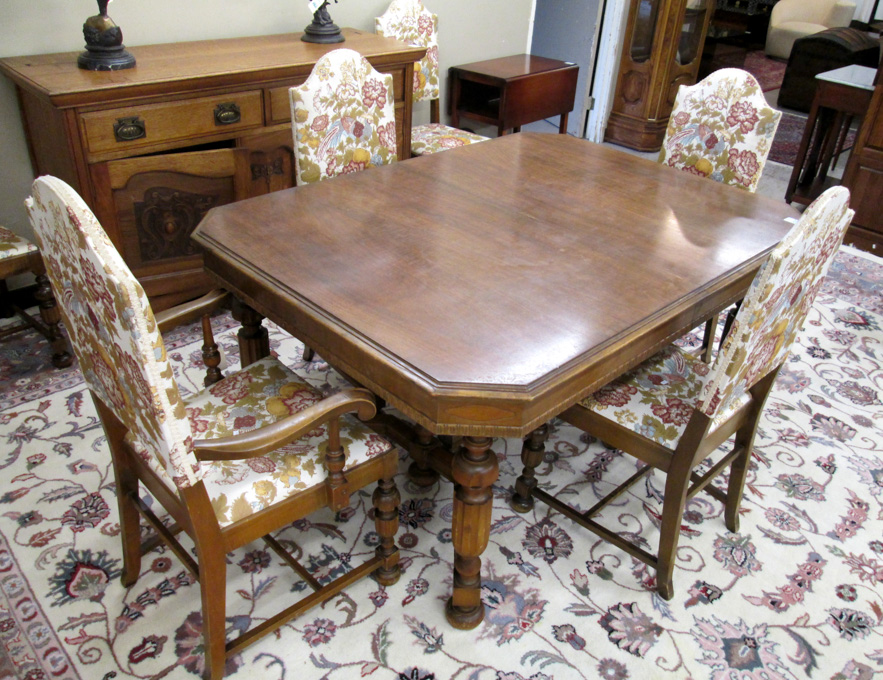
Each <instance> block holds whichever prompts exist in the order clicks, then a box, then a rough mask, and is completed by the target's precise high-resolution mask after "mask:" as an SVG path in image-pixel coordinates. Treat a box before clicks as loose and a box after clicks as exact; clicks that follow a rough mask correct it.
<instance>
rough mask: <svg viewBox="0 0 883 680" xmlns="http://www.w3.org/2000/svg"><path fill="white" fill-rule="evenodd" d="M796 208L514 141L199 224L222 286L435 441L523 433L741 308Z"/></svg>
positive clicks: (386, 170)
mask: <svg viewBox="0 0 883 680" xmlns="http://www.w3.org/2000/svg"><path fill="white" fill-rule="evenodd" d="M797 215H798V213H797V212H796V211H795V210H794V209H793V208H791V207H790V206H788V205H787V204H785V203H783V202H782V201H774V200H772V199H769V198H765V197H762V196H757V195H754V194H750V193H748V192H744V191H740V190H738V189H734V188H732V187H728V186H724V185H723V184H718V183H716V182H712V181H709V180H707V179H704V178H700V177H697V176H693V175H690V174H687V173H684V172H677V171H675V170H673V169H671V168H668V167H664V166H662V165H659V164H657V163H654V162H652V161H648V160H645V159H642V158H639V157H636V156H632V155H629V154H627V153H625V152H623V151H619V150H616V149H611V148H608V147H603V146H600V145H596V144H592V143H590V142H588V141H585V140H580V139H576V138H573V137H570V136H567V135H554V134H531V133H520V134H515V135H507V136H505V137H501V138H498V139H494V140H491V141H488V142H483V143H482V144H474V145H470V146H468V147H461V148H459V149H455V150H451V151H446V152H444V153H440V154H434V155H431V156H423V157H419V158H414V159H411V160H408V161H404V162H400V163H396V164H393V165H390V166H386V167H382V168H376V169H372V170H370V171H367V172H361V173H357V174H353V175H346V176H341V177H338V178H335V179H334V180H333V181H325V182H320V183H318V184H314V185H308V186H305V187H300V188H296V189H290V190H286V191H280V192H276V193H272V194H269V195H266V196H261V197H259V198H254V199H249V200H246V201H242V202H238V203H234V204H230V205H226V206H222V207H219V208H215V209H213V210H212V211H211V212H209V214H208V215H207V216H206V217H205V219H204V220H203V221H202V223H201V224H200V226H199V227H198V228H197V230H196V231H195V232H194V238H195V239H196V241H197V242H198V243H199V244H200V245H201V246H202V247H203V248H204V249H205V251H206V267H207V269H208V270H209V272H211V273H213V274H214V275H215V276H216V278H218V279H219V281H221V282H222V284H223V285H225V286H226V287H227V288H228V289H230V290H232V291H233V292H234V293H236V294H237V295H239V296H240V297H241V299H243V301H245V302H247V303H249V304H250V305H252V306H253V307H254V308H255V309H257V310H258V311H259V312H261V313H262V314H264V315H266V316H267V317H269V318H271V319H273V320H274V321H276V322H278V323H279V324H280V325H282V326H283V327H285V328H286V329H288V330H289V331H290V332H292V333H293V334H295V335H296V336H298V337H300V338H302V339H303V340H304V341H305V342H307V344H308V345H310V346H311V347H313V348H315V349H316V350H317V351H318V353H319V354H320V355H321V356H323V357H324V358H325V359H327V360H328V361H330V362H331V363H332V365H335V366H337V367H338V368H340V369H341V370H343V371H345V372H346V373H348V374H350V375H351V376H353V377H354V378H356V379H357V380H359V381H360V382H362V383H363V384H364V385H365V386H367V387H369V388H370V389H372V390H373V391H375V392H376V393H377V394H378V395H380V396H381V397H383V398H385V399H386V400H387V401H388V402H390V403H391V404H393V405H394V406H397V407H398V408H400V409H401V410H402V411H403V412H404V413H405V414H406V415H408V416H410V417H412V418H415V419H416V420H417V421H418V422H419V423H420V424H421V425H423V426H424V427H427V428H428V429H429V430H430V431H432V432H434V433H436V434H464V435H467V434H472V435H482V436H523V435H524V434H526V433H528V432H530V431H531V430H532V429H534V428H535V427H537V426H538V425H539V424H541V423H543V422H545V421H546V420H548V419H549V418H550V417H552V416H554V415H556V414H557V413H560V412H561V411H563V410H564V409H565V408H567V407H568V406H570V405H572V404H573V403H575V402H576V401H577V400H578V399H580V398H582V397H583V396H584V395H585V394H587V393H589V392H590V391H592V390H594V389H597V388H598V387H600V386H601V385H603V384H605V383H606V382H608V381H609V380H610V379H612V378H613V377H615V376H616V375H618V374H620V373H622V372H623V371H625V370H626V369H627V368H629V367H630V366H632V365H635V364H636V363H638V362H639V361H641V360H643V359H644V358H646V357H647V356H649V355H650V354H652V353H653V352H655V351H658V349H660V348H661V347H663V346H664V345H666V344H667V343H668V342H670V341H671V340H673V339H675V338H677V337H679V335H680V334H682V333H683V332H684V331H686V330H688V329H690V328H693V327H694V326H695V325H697V324H699V323H701V322H702V321H703V320H704V319H706V318H708V316H710V314H711V313H712V312H714V311H717V310H719V309H722V308H723V307H725V306H726V305H728V304H729V303H731V302H732V301H735V300H737V299H740V298H741V297H742V295H743V294H744V292H745V290H746V289H747V286H748V285H749V283H750V281H751V279H752V278H753V276H754V273H755V272H756V270H757V268H758V267H759V265H760V263H761V261H762V260H763V258H764V256H765V255H766V254H767V253H768V252H769V250H770V249H771V248H772V247H774V246H775V244H776V243H777V242H778V241H779V240H780V239H781V238H782V236H784V234H785V233H786V232H787V231H788V229H789V228H790V226H791V225H790V224H789V223H787V222H785V221H784V219H785V218H786V217H796V216H797Z"/></svg>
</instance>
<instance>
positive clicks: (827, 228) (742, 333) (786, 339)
mask: <svg viewBox="0 0 883 680" xmlns="http://www.w3.org/2000/svg"><path fill="white" fill-rule="evenodd" d="M853 214H854V211H852V210H851V209H850V208H849V190H848V189H846V188H845V187H840V186H837V187H831V188H830V189H828V190H827V191H826V192H825V193H823V194H822V195H821V196H819V197H818V198H817V199H816V200H815V201H814V202H813V203H812V204H811V205H810V206H809V207H808V208H807V209H806V210H805V211H804V213H803V215H801V217H800V221H799V222H798V223H797V224H796V225H794V227H793V228H792V229H791V231H789V232H788V234H787V235H786V236H785V238H783V239H782V241H781V243H779V245H778V246H776V248H775V249H774V250H773V252H772V253H770V256H769V257H768V258H767V260H766V262H764V264H763V266H762V267H761V268H760V271H758V273H757V276H755V277H754V281H752V283H751V287H750V288H749V289H748V293H747V294H746V296H745V299H744V300H743V301H742V305H741V307H740V308H739V311H738V313H737V314H736V318H735V320H734V321H733V325H732V327H731V328H730V333H729V335H727V337H726V339H725V340H724V344H723V346H722V347H721V349H720V351H719V352H718V356H717V360H716V361H715V364H714V371H713V374H712V375H711V376H710V377H709V379H708V381H707V382H706V383H705V385H704V386H703V388H702V401H701V403H700V405H699V408H700V409H701V410H702V411H703V412H704V413H706V414H707V415H709V416H711V415H713V414H714V413H715V412H716V411H717V410H718V409H720V408H726V406H727V404H729V403H730V402H731V401H732V400H737V399H741V398H742V396H743V395H744V394H746V393H747V392H748V389H749V388H750V387H751V386H752V385H754V384H755V383H756V382H757V381H758V380H760V379H761V378H763V377H764V376H766V375H767V374H768V373H770V372H771V371H773V370H775V368H776V367H777V366H779V365H780V364H781V363H782V362H783V361H785V358H786V357H787V356H788V352H789V351H790V349H791V344H792V343H793V342H794V338H795V337H796V336H797V334H798V333H799V332H800V330H801V328H802V327H803V321H804V319H805V318H806V315H807V313H808V312H809V309H810V307H812V303H813V300H814V299H815V296H816V293H817V292H818V290H819V288H820V287H821V285H822V280H823V279H824V277H825V273H826V272H827V271H828V267H829V266H830V264H831V260H832V259H833V258H834V255H835V254H836V253H837V249H838V248H839V247H840V243H841V242H842V241H843V235H844V234H845V233H846V228H847V227H848V226H849V223H850V222H851V221H852V216H853Z"/></svg>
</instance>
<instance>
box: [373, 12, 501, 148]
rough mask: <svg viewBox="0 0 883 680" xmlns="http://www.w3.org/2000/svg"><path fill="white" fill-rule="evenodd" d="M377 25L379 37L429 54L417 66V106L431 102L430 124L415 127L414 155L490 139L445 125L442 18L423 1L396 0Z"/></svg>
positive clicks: (413, 139)
mask: <svg viewBox="0 0 883 680" xmlns="http://www.w3.org/2000/svg"><path fill="white" fill-rule="evenodd" d="M374 26H375V28H374V30H375V32H376V33H378V34H379V35H384V36H387V37H389V38H396V39H397V40H401V41H402V42H406V43H408V44H409V45H416V46H418V47H425V48H426V55H425V56H424V57H423V58H422V59H421V60H420V61H418V62H416V63H415V64H414V103H415V104H416V103H417V102H422V101H428V102H429V123H424V124H422V125H415V126H414V127H412V128H411V155H412V156H424V155H427V154H431V153H437V152H439V151H446V150H447V149H453V148H456V147H458V146H465V145H467V144H475V143H476V142H484V141H486V140H487V139H489V138H488V137H483V136H481V135H477V134H475V133H473V132H467V131H466V130H459V129H457V128H455V127H451V126H450V125H444V124H443V123H442V122H441V116H440V112H439V77H438V15H436V14H433V13H432V12H430V11H429V10H428V9H426V7H425V6H424V5H423V3H422V2H421V0H392V2H391V3H390V4H389V7H387V9H386V11H385V12H384V13H383V14H382V15H381V16H379V17H377V18H376V19H375V20H374Z"/></svg>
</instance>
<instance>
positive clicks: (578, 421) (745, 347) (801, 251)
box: [511, 187, 853, 599]
mask: <svg viewBox="0 0 883 680" xmlns="http://www.w3.org/2000/svg"><path fill="white" fill-rule="evenodd" d="M848 204H849V191H848V190H847V189H845V188H844V187H833V188H831V189H829V190H828V191H826V192H825V193H824V194H822V195H821V196H820V197H819V198H818V199H817V200H816V201H815V202H814V203H813V204H812V205H811V206H810V207H809V208H807V210H806V212H804V214H803V216H802V217H801V218H800V221H799V222H798V223H797V224H796V225H795V226H794V227H793V228H792V229H791V231H790V232H789V233H788V234H787V235H786V236H785V238H784V239H783V240H782V241H781V243H780V244H779V245H778V246H776V248H775V249H774V250H773V252H772V253H771V254H770V256H769V258H768V259H767V260H766V262H765V263H764V264H763V265H762V266H761V268H760V270H759V271H758V273H757V275H756V277H755V279H754V281H753V282H752V284H751V287H750V289H749V291H748V293H747V295H746V296H745V299H744V301H743V303H742V306H741V307H740V309H739V312H738V314H737V315H736V319H735V321H734V322H733V327H732V330H731V331H730V334H729V335H728V336H727V338H726V339H725V340H724V345H723V347H722V349H721V351H720V352H719V353H718V356H717V359H716V360H715V363H714V364H713V365H708V364H706V363H704V362H703V361H701V360H700V359H699V358H697V357H696V356H694V355H692V354H689V353H687V352H684V351H682V350H681V349H679V348H678V347H676V346H674V345H672V346H669V347H668V348H666V349H665V350H663V351H662V352H660V353H659V354H657V355H655V356H653V357H651V358H650V359H648V360H647V361H645V362H644V363H642V364H640V365H639V366H638V367H637V368H635V369H633V370H632V371H630V372H629V373H627V374H625V375H623V376H621V377H620V378H618V379H616V380H614V381H613V382H611V383H609V384H608V385H606V386H604V387H602V388H601V389H600V390H598V391H597V392H595V393H594V394H592V395H590V396H589V397H587V398H586V399H584V400H583V401H582V402H580V403H578V404H576V405H575V406H572V407H571V408H569V409H568V410H567V411H565V412H564V413H563V414H562V415H561V416H560V417H561V419H562V420H564V421H566V422H568V423H571V424H573V425H575V426H577V427H579V428H580V429H582V430H585V431H586V432H588V433H590V434H591V435H593V436H595V437H597V438H598V439H600V440H601V441H603V442H605V443H606V444H607V445H609V446H612V447H614V448H617V449H621V450H622V451H623V452H625V453H628V454H629V455H632V456H634V457H635V458H637V459H638V460H639V461H641V462H642V463H644V464H645V465H644V466H643V467H642V468H640V469H639V470H638V472H636V473H635V474H634V475H632V476H631V477H630V478H629V479H628V480H626V482H624V483H623V484H621V485H619V486H617V487H616V488H615V489H613V490H612V491H611V492H610V493H609V494H607V495H606V496H605V497H603V498H601V499H600V500H599V501H598V502H597V503H594V502H593V500H592V499H582V498H581V499H579V500H580V503H579V505H578V506H572V505H568V504H566V503H564V502H563V501H562V500H559V499H558V498H556V497H555V496H553V495H551V494H549V493H546V492H545V491H543V490H541V489H539V488H537V480H536V478H535V476H534V468H535V467H536V466H537V465H539V463H540V462H541V461H542V457H543V451H542V448H543V447H542V443H541V442H536V441H531V440H528V441H527V442H526V443H525V447H524V449H523V451H522V461H523V462H524V465H525V469H524V472H523V473H522V475H521V476H520V477H519V478H518V480H517V481H516V485H515V494H514V495H513V497H512V501H511V503H512V506H513V508H515V509H516V510H519V511H527V510H529V509H530V508H531V507H533V499H534V498H536V499H538V500H541V501H543V502H545V503H547V504H548V505H549V506H550V507H551V508H552V509H554V510H557V511H559V512H561V513H562V514H564V515H565V516H566V517H568V518H569V519H571V520H573V521H574V522H576V523H578V524H580V525H581V526H583V527H585V528H587V529H589V530H590V531H593V532H594V533H596V534H598V535H599V536H601V538H603V539H605V540H607V541H608V542H610V543H613V544H614V545H616V546H617V547H619V548H621V549H622V550H624V551H625V552H627V553H628V554H629V555H631V556H632V557H634V558H636V559H638V560H641V561H642V562H644V563H646V564H647V565H649V566H651V567H653V568H655V569H656V587H657V590H658V592H659V594H660V595H661V596H662V597H664V598H665V599H670V598H671V597H672V595H673V592H674V589H673V583H672V581H673V571H674V566H675V559H676V553H677V547H678V539H679V537H680V530H681V524H682V522H683V515H684V510H685V508H686V504H687V501H688V500H689V499H690V498H692V497H693V496H694V495H695V494H696V493H698V492H699V491H701V490H703V489H704V490H705V491H707V492H708V493H710V494H711V495H712V496H713V497H714V498H716V499H718V500H719V501H721V502H722V503H724V518H725V521H726V526H727V529H728V530H730V531H732V532H736V531H738V530H739V506H740V504H741V500H742V492H743V487H744V485H745V479H746V474H747V472H748V465H749V462H750V459H751V453H752V446H753V442H754V436H755V433H756V431H757V426H758V422H759V420H760V416H761V413H762V411H763V407H764V402H765V400H766V398H767V395H768V394H769V392H770V389H771V387H772V385H773V382H774V380H775V378H776V374H777V373H778V371H779V368H780V367H781V366H782V364H783V363H784V361H785V360H786V358H787V356H788V353H789V351H790V348H791V344H792V343H793V342H794V339H795V337H796V336H797V334H798V333H799V332H800V330H801V327H802V325H803V322H804V319H805V318H806V314H807V312H808V311H809V309H810V307H811V306H812V302H813V299H814V297H815V295H816V293H817V291H818V290H819V288H820V287H821V285H822V279H823V278H824V275H825V272H826V271H827V269H828V266H829V265H830V263H831V260H832V259H833V257H834V255H835V253H836V252H837V249H838V247H839V246H840V243H841V241H842V239H843V235H844V233H845V231H846V228H847V227H848V226H849V223H850V220H851V219H852V215H853V211H852V210H850V209H849V207H848ZM731 437H732V438H734V442H733V446H732V450H731V451H729V453H727V454H725V455H723V457H721V458H720V460H718V461H717V462H716V463H709V462H707V461H706V459H707V458H710V457H712V456H714V454H715V451H716V450H717V449H718V447H720V446H721V445H723V444H725V443H726V442H727V441H728V440H729V439H730V438H731ZM653 469H656V470H660V471H662V472H663V473H665V475H666V479H665V490H664V493H663V500H662V512H661V518H660V528H659V544H658V548H657V551H656V553H655V554H652V553H651V552H649V550H647V549H645V548H644V547H643V546H642V545H641V544H640V543H641V542H643V543H644V545H646V537H638V540H629V539H628V538H627V537H626V536H625V535H621V534H618V533H615V532H613V531H611V530H610V529H608V528H606V527H605V526H603V525H602V524H601V523H599V522H597V521H596V520H594V519H592V518H593V517H594V516H595V515H597V514H598V513H600V512H601V511H602V510H603V509H604V508H605V507H606V506H607V505H608V504H609V503H610V502H611V501H613V500H614V499H616V498H619V497H620V495H621V494H622V493H623V492H625V491H627V490H628V488H629V487H630V486H631V485H632V484H634V483H635V482H637V481H639V480H640V479H642V478H643V477H644V475H645V474H646V473H648V472H650V471H652V470H653ZM727 469H729V481H728V484H727V489H726V491H722V490H720V489H718V488H717V487H715V486H712V485H711V484H710V482H711V481H712V480H713V479H714V478H715V477H716V476H717V475H718V474H719V473H721V472H723V471H724V470H727ZM700 470H702V472H701V473H700ZM645 509H646V510H647V512H648V513H649V514H651V515H654V514H655V510H652V509H651V508H650V507H649V506H648V505H646V504H645ZM632 538H635V537H632Z"/></svg>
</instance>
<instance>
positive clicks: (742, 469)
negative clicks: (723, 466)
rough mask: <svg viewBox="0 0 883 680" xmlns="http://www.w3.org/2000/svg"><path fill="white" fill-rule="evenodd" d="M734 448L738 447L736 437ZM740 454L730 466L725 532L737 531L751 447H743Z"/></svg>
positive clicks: (725, 510)
mask: <svg viewBox="0 0 883 680" xmlns="http://www.w3.org/2000/svg"><path fill="white" fill-rule="evenodd" d="M736 446H739V441H738V436H737V438H736ZM742 449H743V450H742V452H741V453H740V454H739V455H738V456H736V457H735V458H734V459H733V462H732V464H731V465H730V480H729V482H728V483H727V504H726V507H725V508H724V522H726V525H727V530H728V531H732V532H733V533H736V532H737V531H739V506H741V505H742V492H743V491H744V489H745V478H746V477H747V475H748V463H749V461H750V458H751V446H743V447H742Z"/></svg>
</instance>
